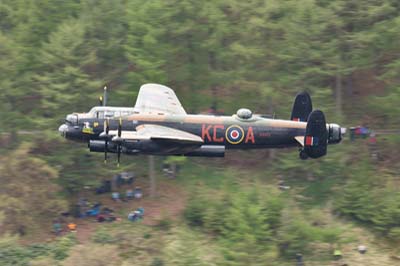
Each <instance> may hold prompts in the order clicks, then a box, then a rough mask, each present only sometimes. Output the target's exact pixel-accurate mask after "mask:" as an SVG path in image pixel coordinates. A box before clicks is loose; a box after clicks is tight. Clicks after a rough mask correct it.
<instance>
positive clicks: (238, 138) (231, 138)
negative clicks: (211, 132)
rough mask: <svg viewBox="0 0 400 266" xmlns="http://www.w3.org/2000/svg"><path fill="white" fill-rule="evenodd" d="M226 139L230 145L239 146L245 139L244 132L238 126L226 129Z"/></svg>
mask: <svg viewBox="0 0 400 266" xmlns="http://www.w3.org/2000/svg"><path fill="white" fill-rule="evenodd" d="M225 137H226V140H227V141H228V142H229V143H230V144H239V143H240V142H242V140H243V139H244V130H243V128H241V127H240V126H237V125H233V126H230V127H228V128H227V129H226V132H225Z"/></svg>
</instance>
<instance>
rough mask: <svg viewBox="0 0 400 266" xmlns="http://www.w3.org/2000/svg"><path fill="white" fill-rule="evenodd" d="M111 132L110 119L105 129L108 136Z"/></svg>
mask: <svg viewBox="0 0 400 266" xmlns="http://www.w3.org/2000/svg"><path fill="white" fill-rule="evenodd" d="M109 131H110V119H109V118H107V120H106V129H105V132H106V134H107V136H108V132H109Z"/></svg>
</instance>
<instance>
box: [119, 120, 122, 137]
mask: <svg viewBox="0 0 400 266" xmlns="http://www.w3.org/2000/svg"><path fill="white" fill-rule="evenodd" d="M121 134H122V118H120V119H119V125H118V137H119V138H120V137H121Z"/></svg>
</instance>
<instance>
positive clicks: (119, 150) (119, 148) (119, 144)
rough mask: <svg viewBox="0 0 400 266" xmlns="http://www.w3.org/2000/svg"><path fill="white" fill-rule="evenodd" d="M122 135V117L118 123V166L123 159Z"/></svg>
mask: <svg viewBox="0 0 400 266" xmlns="http://www.w3.org/2000/svg"><path fill="white" fill-rule="evenodd" d="M121 135H122V119H121V118H119V124H118V139H119V142H118V146H117V153H118V159H117V163H118V164H117V166H118V167H119V162H120V159H121Z"/></svg>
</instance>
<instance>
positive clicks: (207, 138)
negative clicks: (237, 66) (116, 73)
mask: <svg viewBox="0 0 400 266" xmlns="http://www.w3.org/2000/svg"><path fill="white" fill-rule="evenodd" d="M106 96H107V95H106V89H105V95H104V101H103V106H96V107H93V108H92V109H91V110H90V111H89V112H88V113H73V114H69V115H67V117H66V119H65V123H64V124H63V125H61V126H60V128H59V131H60V133H61V134H62V136H64V137H65V138H67V139H69V140H74V141H83V142H87V143H88V147H89V150H90V151H91V152H102V153H104V157H105V160H107V154H108V153H116V154H117V158H118V163H119V161H120V156H121V154H128V155H138V154H149V155H183V156H204V157H223V156H224V155H225V150H227V149H264V148H286V147H298V148H299V151H300V158H301V159H307V158H319V157H322V156H324V155H326V153H327V145H328V144H336V143H339V142H340V141H341V139H342V134H344V132H345V128H341V127H340V126H339V125H337V124H327V123H326V122H325V116H324V114H323V112H322V111H319V110H314V111H313V110H312V102H311V98H310V96H309V95H308V94H307V93H306V92H302V93H299V94H298V95H297V96H296V99H295V102H294V104H293V109H292V114H291V117H290V120H279V119H271V118H266V117H265V116H262V115H256V114H253V113H252V112H251V111H250V110H249V109H245V108H242V109H239V110H238V111H237V113H236V114H234V115H232V116H214V115H197V114H195V115H192V114H187V113H186V111H185V110H184V109H183V107H182V105H181V103H180V102H179V100H178V98H177V97H176V95H175V93H174V91H173V90H172V89H170V88H168V87H166V86H163V85H159V84H145V85H143V86H142V87H141V88H140V91H139V94H138V97H137V100H136V104H135V106H134V107H110V106H106V100H107V97H106Z"/></svg>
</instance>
